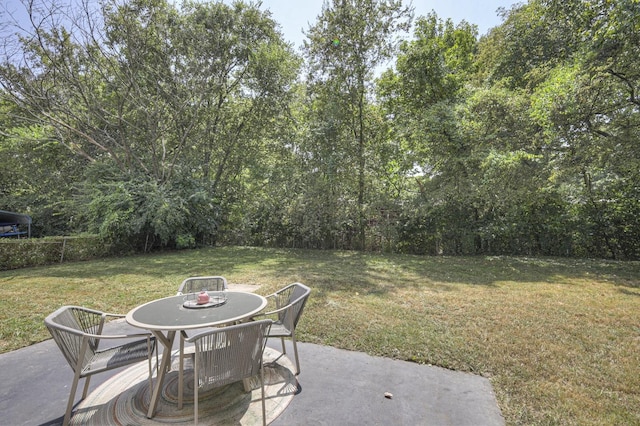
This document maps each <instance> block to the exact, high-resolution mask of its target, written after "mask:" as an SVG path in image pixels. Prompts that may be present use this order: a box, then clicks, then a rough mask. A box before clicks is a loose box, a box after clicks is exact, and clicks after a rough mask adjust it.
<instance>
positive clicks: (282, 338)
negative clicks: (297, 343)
mask: <svg viewBox="0 0 640 426" xmlns="http://www.w3.org/2000/svg"><path fill="white" fill-rule="evenodd" d="M280 341H281V342H282V353H283V354H286V353H287V347H286V346H285V345H284V337H281V338H280Z"/></svg>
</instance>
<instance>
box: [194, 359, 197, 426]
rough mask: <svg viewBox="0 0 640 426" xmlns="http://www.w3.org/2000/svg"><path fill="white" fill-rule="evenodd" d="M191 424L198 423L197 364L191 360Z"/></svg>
mask: <svg viewBox="0 0 640 426" xmlns="http://www.w3.org/2000/svg"><path fill="white" fill-rule="evenodd" d="M193 361H194V363H193V424H194V425H197V424H198V364H197V362H198V361H197V360H195V359H194V360H193Z"/></svg>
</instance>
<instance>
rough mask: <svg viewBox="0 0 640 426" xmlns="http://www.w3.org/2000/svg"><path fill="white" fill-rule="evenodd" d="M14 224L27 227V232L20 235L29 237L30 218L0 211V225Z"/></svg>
mask: <svg viewBox="0 0 640 426" xmlns="http://www.w3.org/2000/svg"><path fill="white" fill-rule="evenodd" d="M14 224H19V225H27V230H26V231H24V232H20V233H22V234H24V233H26V234H27V235H28V236H29V237H31V216H28V215H26V214H20V213H14V212H8V211H5V210H0V225H14Z"/></svg>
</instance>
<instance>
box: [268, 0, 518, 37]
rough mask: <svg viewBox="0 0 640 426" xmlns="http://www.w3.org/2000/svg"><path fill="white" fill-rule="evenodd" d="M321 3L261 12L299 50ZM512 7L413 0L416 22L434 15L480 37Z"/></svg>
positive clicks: (299, 2) (496, 0)
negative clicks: (501, 10) (267, 14)
mask: <svg viewBox="0 0 640 426" xmlns="http://www.w3.org/2000/svg"><path fill="white" fill-rule="evenodd" d="M323 2H324V0H262V9H263V10H266V9H269V10H270V11H271V13H272V16H273V19H275V20H276V21H277V22H278V23H279V24H280V25H281V31H282V33H283V35H284V38H285V39H286V40H287V41H289V42H292V43H293V44H294V45H295V47H296V48H299V47H301V46H302V41H303V40H304V38H305V36H304V34H303V33H302V30H303V29H304V30H305V31H306V30H308V29H309V26H310V25H311V24H313V23H314V22H315V21H316V18H317V16H318V15H319V14H320V12H321V10H322V4H323ZM515 3H517V1H513V0H413V6H414V9H415V12H414V13H415V18H418V17H419V16H426V15H427V14H428V13H429V12H431V11H435V12H436V14H437V15H438V18H440V19H442V20H446V19H448V18H451V19H452V21H453V23H454V24H458V23H459V22H460V21H462V20H465V21H467V22H468V23H470V24H475V25H477V26H478V33H479V35H483V34H486V33H487V31H488V30H489V29H490V28H492V27H495V26H497V25H500V24H501V23H502V20H501V18H500V17H498V14H497V9H498V8H499V7H504V8H507V9H508V8H510V7H511V5H512V4H515ZM404 4H409V2H408V0H404Z"/></svg>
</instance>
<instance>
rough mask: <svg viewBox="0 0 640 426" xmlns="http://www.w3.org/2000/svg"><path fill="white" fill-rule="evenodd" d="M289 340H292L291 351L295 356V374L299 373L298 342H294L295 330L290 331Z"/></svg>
mask: <svg viewBox="0 0 640 426" xmlns="http://www.w3.org/2000/svg"><path fill="white" fill-rule="evenodd" d="M291 341H292V342H293V353H294V354H295V357H296V376H297V375H298V374H300V359H299V358H298V343H297V342H296V332H295V331H293V332H291Z"/></svg>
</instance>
